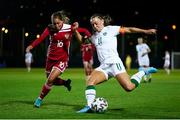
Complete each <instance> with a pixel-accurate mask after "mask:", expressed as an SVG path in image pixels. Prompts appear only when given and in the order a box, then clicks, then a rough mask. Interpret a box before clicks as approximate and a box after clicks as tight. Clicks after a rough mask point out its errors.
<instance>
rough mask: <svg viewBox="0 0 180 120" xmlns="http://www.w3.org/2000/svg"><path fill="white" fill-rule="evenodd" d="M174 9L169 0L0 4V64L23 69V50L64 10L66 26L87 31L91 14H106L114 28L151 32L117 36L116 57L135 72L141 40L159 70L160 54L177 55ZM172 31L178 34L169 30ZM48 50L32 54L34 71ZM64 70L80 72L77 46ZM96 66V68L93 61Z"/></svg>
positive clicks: (20, 0)
mask: <svg viewBox="0 0 180 120" xmlns="http://www.w3.org/2000/svg"><path fill="white" fill-rule="evenodd" d="M157 2H158V3H157ZM178 9H179V6H178V3H177V2H175V1H173V0H171V1H157V0H156V1H155V0H144V1H138V0H126V1H122V0H1V1H0V28H2V27H5V28H7V29H8V33H7V34H5V33H4V32H3V31H1V39H0V40H1V42H0V48H1V49H0V50H1V51H0V64H2V63H5V65H6V67H24V66H25V64H24V50H25V48H26V47H27V45H29V44H30V43H31V42H32V41H33V40H34V39H36V35H37V34H41V32H42V31H43V30H44V28H45V27H46V26H47V25H48V24H49V23H51V21H50V16H51V14H52V13H53V12H56V11H59V10H66V11H68V12H69V13H70V19H71V23H73V22H74V21H78V22H79V24H80V26H81V27H86V28H88V29H89V30H90V31H91V26H90V23H89V18H90V16H91V15H92V14H94V13H102V14H109V15H110V16H111V17H112V18H113V24H115V25H123V26H134V27H139V28H144V29H148V28H156V29H157V30H158V31H157V34H156V35H144V34H131V35H128V34H126V35H125V36H118V39H119V40H118V44H119V45H118V51H119V53H120V57H121V58H122V60H123V61H124V60H125V57H126V56H127V54H130V55H131V57H132V58H133V63H132V66H133V67H137V63H136V61H135V60H136V51H135V45H136V44H137V41H136V40H137V37H139V36H143V37H144V38H145V39H146V42H147V44H148V45H149V46H150V47H151V50H152V52H151V53H150V59H151V65H153V66H156V67H162V65H163V56H164V51H165V50H169V51H170V52H172V51H176V52H178V51H180V46H179V45H180V41H179V40H178V39H179V34H178V24H179V23H178V22H179V21H178V15H179V14H178V11H179V10H178ZM172 25H176V27H177V28H176V29H175V30H173V29H172ZM26 32H28V33H29V36H28V37H25V36H24V34H25V33H26ZM165 36H167V38H165ZM47 45H48V39H47V40H45V41H44V42H43V43H42V44H40V45H39V46H38V47H36V48H35V49H34V50H33V51H32V52H33V55H34V61H35V62H34V63H33V66H34V67H44V63H45V58H46V50H47ZM69 66H70V67H79V66H81V67H82V60H81V53H80V50H79V44H78V43H77V42H76V41H73V42H72V45H71V48H70V63H69ZM95 66H98V61H97V56H96V55H95Z"/></svg>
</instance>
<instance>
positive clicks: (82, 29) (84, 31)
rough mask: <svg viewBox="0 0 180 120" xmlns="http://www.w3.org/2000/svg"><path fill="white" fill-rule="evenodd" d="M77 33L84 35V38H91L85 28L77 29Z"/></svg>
mask: <svg viewBox="0 0 180 120" xmlns="http://www.w3.org/2000/svg"><path fill="white" fill-rule="evenodd" d="M77 31H78V32H80V33H83V34H84V35H85V36H87V37H90V36H91V33H90V32H89V30H88V29H86V28H78V29H77Z"/></svg>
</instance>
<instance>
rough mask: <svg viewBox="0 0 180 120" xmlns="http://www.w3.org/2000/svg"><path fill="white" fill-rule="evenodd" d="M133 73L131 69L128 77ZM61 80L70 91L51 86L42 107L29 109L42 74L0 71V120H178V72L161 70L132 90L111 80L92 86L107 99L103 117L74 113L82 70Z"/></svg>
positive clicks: (78, 106) (72, 71)
mask: <svg viewBox="0 0 180 120" xmlns="http://www.w3.org/2000/svg"><path fill="white" fill-rule="evenodd" d="M136 71H137V70H131V71H130V72H129V73H130V74H131V75H132V74H133V73H135V72H136ZM62 78H64V79H67V78H70V79H72V90H71V92H68V91H67V89H66V88H65V87H63V86H54V87H53V89H52V91H51V92H50V93H49V94H48V95H47V96H46V97H45V99H44V101H43V104H42V106H41V107H40V108H39V109H38V108H34V107H33V103H34V100H35V99H36V98H37V97H38V95H39V93H40V90H41V87H42V85H43V84H44V82H45V80H46V78H45V72H44V69H41V68H33V69H32V71H31V72H30V73H28V72H27V71H26V69H23V68H17V69H16V68H7V69H5V68H3V69H2V68H1V69H0V118H1V119H3V118H8V119H10V118H12V119H14V118H18V119H33V118H36V119H47V118H48V119H131V118H133V119H136V118H140V119H149V118H151V119H165V118H167V119H169V118H170V119H174V118H180V70H174V71H172V73H171V75H166V74H165V71H164V70H160V71H159V72H158V73H156V74H153V79H152V82H151V83H142V84H141V85H140V86H139V87H138V88H137V89H136V90H134V91H132V92H130V93H128V92H125V91H124V90H123V89H122V87H121V86H119V84H118V82H117V81H116V80H115V79H110V80H109V81H108V82H105V83H102V84H101V85H97V86H96V90H97V96H100V97H104V98H106V99H107V100H108V103H109V108H108V111H107V112H106V113H105V114H95V113H85V114H78V113H76V111H78V110H80V109H81V108H82V107H84V105H85V104H86V100H85V95H84V90H85V80H84V78H85V76H84V71H83V69H82V68H79V69H75V68H74V69H70V68H68V69H67V70H66V71H65V73H64V74H63V75H62Z"/></svg>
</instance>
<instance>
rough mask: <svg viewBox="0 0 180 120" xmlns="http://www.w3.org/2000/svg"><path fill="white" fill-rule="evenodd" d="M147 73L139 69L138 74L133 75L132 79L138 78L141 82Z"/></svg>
mask: <svg viewBox="0 0 180 120" xmlns="http://www.w3.org/2000/svg"><path fill="white" fill-rule="evenodd" d="M144 75H145V72H144V71H139V72H137V73H136V74H134V75H133V76H132V77H131V79H134V80H136V81H137V82H138V83H140V82H141V80H142V77H143V76H144Z"/></svg>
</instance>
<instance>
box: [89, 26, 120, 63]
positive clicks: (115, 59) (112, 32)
mask: <svg viewBox="0 0 180 120" xmlns="http://www.w3.org/2000/svg"><path fill="white" fill-rule="evenodd" d="M119 31H120V26H106V27H104V28H103V29H102V30H101V32H95V34H94V35H92V37H91V40H92V43H93V44H94V45H95V47H96V51H97V55H98V59H99V61H100V63H101V64H102V63H120V62H121V59H120V58H119V54H118V52H117V38H116V37H117V35H118V34H119Z"/></svg>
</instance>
